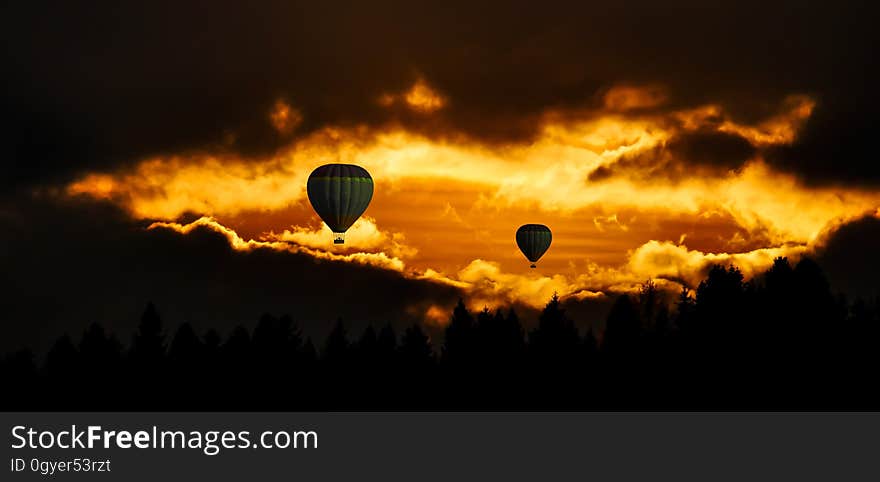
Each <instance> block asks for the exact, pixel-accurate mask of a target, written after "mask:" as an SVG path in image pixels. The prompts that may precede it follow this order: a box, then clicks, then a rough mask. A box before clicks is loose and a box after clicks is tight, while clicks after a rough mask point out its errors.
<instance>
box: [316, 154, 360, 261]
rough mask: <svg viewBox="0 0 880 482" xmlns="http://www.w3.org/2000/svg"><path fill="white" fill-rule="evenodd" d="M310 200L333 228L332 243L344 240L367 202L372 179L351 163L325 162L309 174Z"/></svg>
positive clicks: (331, 228)
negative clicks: (347, 231) (346, 232)
mask: <svg viewBox="0 0 880 482" xmlns="http://www.w3.org/2000/svg"><path fill="white" fill-rule="evenodd" d="M306 191H308V194H309V202H311V203H312V208H314V210H315V212H316V213H318V216H320V217H321V219H322V220H323V221H324V222H325V223H327V226H329V227H330V230H331V231H333V244H344V243H345V231H346V230H348V228H350V227H351V225H352V224H354V222H355V221H357V219H358V218H359V217H361V214H363V213H364V211H366V210H367V206H369V205H370V200H371V199H373V178H372V177H370V173H369V172H367V170H366V169H364V168H362V167H360V166H355V165H353V164H326V165H323V166H321V167H319V168H317V169H315V170H314V171H312V173H311V174H310V175H309V182H308V184H307V186H306Z"/></svg>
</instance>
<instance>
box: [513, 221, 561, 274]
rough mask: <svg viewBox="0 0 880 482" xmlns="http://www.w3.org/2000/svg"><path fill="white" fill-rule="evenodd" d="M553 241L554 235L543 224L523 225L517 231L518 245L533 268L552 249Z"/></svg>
mask: <svg viewBox="0 0 880 482" xmlns="http://www.w3.org/2000/svg"><path fill="white" fill-rule="evenodd" d="M551 241H553V234H552V233H551V232H550V228H548V227H547V226H544V225H543V224H523V225H522V226H520V227H519V229H517V230H516V245H517V246H519V250H520V251H522V253H523V254H524V255H526V258H528V259H529V261H531V262H532V268H534V267H535V263H536V262H537V261H538V260H539V259H541V256H543V255H544V253H546V252H547V249H549V248H550V242H551Z"/></svg>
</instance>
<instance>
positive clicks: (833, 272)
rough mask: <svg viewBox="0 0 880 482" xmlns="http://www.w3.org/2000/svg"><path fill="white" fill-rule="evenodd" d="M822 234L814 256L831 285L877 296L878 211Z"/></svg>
mask: <svg viewBox="0 0 880 482" xmlns="http://www.w3.org/2000/svg"><path fill="white" fill-rule="evenodd" d="M824 238H825V239H824V240H823V245H822V246H821V247H820V248H819V249H818V252H817V257H816V260H817V261H818V262H819V264H820V265H821V266H822V267H823V269H824V270H825V272H826V274H827V276H828V279H829V281H830V282H831V286H832V287H833V288H834V289H835V290H838V291H841V292H843V293H846V294H847V295H849V296H851V297H855V296H861V297H863V298H865V299H871V298H872V297H877V296H880V279H878V273H880V251H878V246H880V213H873V214H868V215H865V216H863V217H860V218H858V219H854V220H852V221H850V222H847V223H844V224H841V225H839V226H837V227H835V228H834V229H832V230H830V231H829V232H828V233H826V235H825V237H824Z"/></svg>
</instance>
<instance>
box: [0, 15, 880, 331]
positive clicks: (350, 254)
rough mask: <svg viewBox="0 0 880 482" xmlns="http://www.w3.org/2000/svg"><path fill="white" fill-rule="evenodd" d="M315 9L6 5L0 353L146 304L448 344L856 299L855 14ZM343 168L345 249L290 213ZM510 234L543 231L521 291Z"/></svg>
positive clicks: (121, 320)
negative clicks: (776, 293)
mask: <svg viewBox="0 0 880 482" xmlns="http://www.w3.org/2000/svg"><path fill="white" fill-rule="evenodd" d="M317 3H319V2H289V1H285V2H275V1H265V2H257V3H254V4H247V5H245V4H242V3H241V2H225V1H219V2H211V3H204V4H203V3H198V2H192V3H186V4H183V5H182V4H180V2H162V1H159V2H151V3H150V4H148V5H134V4H131V5H119V4H117V3H116V2H100V1H99V2H91V3H90V4H89V5H77V6H74V5H72V4H68V3H63V2H28V3H27V4H25V3H23V2H18V4H12V2H10V3H9V4H6V5H4V6H3V7H0V8H2V10H3V11H2V15H0V17H2V18H3V20H2V22H3V24H4V25H3V29H2V31H3V32H2V34H0V35H3V37H4V44H5V45H6V46H7V49H6V50H5V51H4V53H3V56H4V59H3V60H4V62H3V65H4V69H5V73H4V78H5V83H6V86H7V88H6V89H5V90H4V94H3V97H2V104H3V110H4V113H5V115H4V116H3V121H2V122H3V129H2V134H0V135H2V137H3V144H4V146H6V147H5V152H4V156H3V157H2V161H0V162H2V176H0V189H2V191H0V192H2V194H0V259H2V262H3V264H4V265H5V266H6V269H5V270H4V272H5V275H4V276H2V277H0V280H2V288H3V289H2V292H3V297H2V298H0V309H2V311H0V313H3V317H4V318H5V320H3V321H2V322H3V323H4V326H5V327H7V328H8V329H9V332H8V336H7V337H5V338H6V341H5V342H4V347H5V348H8V347H10V346H13V345H15V344H17V343H44V342H45V341H44V340H45V338H46V335H44V334H43V333H45V332H49V331H53V332H54V331H59V330H69V331H72V332H74V333H75V332H77V331H78V330H80V329H81V328H82V327H83V326H84V325H85V323H87V322H90V321H100V322H102V323H105V324H108V325H110V326H111V327H115V328H118V329H119V330H120V331H123V332H124V331H125V330H126V329H129V330H130V328H131V326H132V324H133V323H134V322H135V321H136V319H137V316H138V313H139V312H140V311H141V310H142V309H143V306H144V304H145V303H146V302H147V301H148V300H153V301H155V302H156V303H157V305H158V306H159V309H160V312H163V313H164V314H166V315H167V317H168V318H169V319H170V321H171V322H181V321H190V322H193V323H194V324H196V325H197V326H199V327H201V328H205V327H212V326H219V327H221V328H224V329H227V328H228V327H229V326H232V324H234V323H252V321H253V320H256V318H257V317H258V316H259V314H260V313H262V312H264V311H269V312H277V313H281V312H287V313H291V314H293V315H294V317H295V318H298V319H300V321H301V322H302V323H304V324H305V325H306V326H308V327H311V328H312V329H313V330H314V332H315V333H316V334H320V333H323V332H325V331H326V328H327V327H328V326H329V325H330V324H331V323H332V320H334V319H335V318H336V317H337V316H342V317H343V318H345V319H346V320H347V321H351V322H352V323H354V324H355V325H357V324H358V323H360V324H361V325H363V324H366V323H380V322H385V321H393V322H399V323H411V322H420V323H424V324H426V325H427V326H429V327H432V328H434V329H435V330H437V331H438V332H439V330H442V327H443V325H444V324H445V323H446V322H447V321H448V317H449V310H450V308H451V306H452V305H453V304H454V303H455V302H456V301H457V299H458V298H459V297H463V298H464V299H465V300H466V302H467V304H468V305H469V306H471V307H472V308H474V309H480V308H482V307H483V306H487V307H490V308H495V307H502V306H516V307H518V308H519V309H521V310H524V311H525V312H529V310H537V309H540V307H541V306H543V304H544V303H546V301H547V300H548V299H549V298H550V297H551V296H552V294H553V293H558V294H559V296H560V297H561V298H562V299H563V300H564V301H565V302H566V303H567V306H568V308H569V309H570V310H571V312H572V313H574V314H576V315H578V316H579V317H581V318H582V319H583V320H585V321H583V322H584V323H590V322H593V321H595V320H598V319H600V318H601V314H602V313H603V309H604V307H607V305H608V304H609V301H610V300H612V299H613V298H614V297H615V296H617V295H619V294H621V293H632V292H635V291H637V290H638V288H639V286H640V285H641V284H642V283H644V282H645V281H646V280H649V279H651V280H654V281H655V282H656V283H657V284H658V286H661V287H662V288H664V289H667V290H669V291H670V292H678V291H679V290H681V289H682V288H685V289H691V290H692V289H693V288H695V287H696V285H697V284H698V283H699V281H700V279H701V277H702V276H703V275H704V274H705V272H706V270H707V268H708V266H710V265H711V264H713V263H721V264H735V265H736V266H738V267H740V268H741V269H742V271H743V272H744V274H745V275H746V276H747V277H749V278H751V277H752V276H756V275H758V274H760V272H761V271H762V270H763V269H765V268H767V267H768V266H769V265H770V264H771V263H772V260H773V259H774V258H775V257H777V256H787V257H789V259H792V260H796V259H798V258H799V257H801V256H811V257H814V258H817V259H819V260H820V262H821V261H823V260H827V262H824V263H823V266H824V267H825V268H826V270H827V271H828V275H829V278H830V280H831V281H832V284H833V285H834V286H835V287H836V288H837V289H840V290H846V291H847V292H848V293H852V294H857V295H862V296H871V295H876V294H877V286H878V283H876V282H874V281H873V279H872V276H871V273H872V272H876V268H877V267H878V256H877V253H876V246H877V242H878V241H880V229H878V227H877V225H878V224H880V221H878V219H880V164H878V163H877V162H876V154H875V151H876V147H875V144H876V143H875V135H874V130H875V122H874V118H875V116H876V114H875V113H876V112H877V108H878V107H880V98H878V94H877V89H876V85H878V84H877V80H878V75H877V67H876V62H874V61H873V54H874V52H873V50H874V49H873V47H874V45H875V44H876V40H877V39H876V37H877V34H876V33H875V31H876V28H875V25H874V23H875V22H874V21H873V18H875V17H876V16H874V15H873V12H872V11H869V7H867V6H865V5H863V4H862V3H863V2H845V1H844V2H835V3H834V4H833V5H830V4H829V5H822V6H811V5H806V4H804V2H773V3H772V4H768V3H767V2H729V3H727V4H724V5H705V4H701V3H697V2H664V3H662V4H657V3H656V2H633V1H623V2H614V4H613V5H610V4H608V5H603V4H585V3H584V2H554V1H550V2H541V3H539V4H536V3H534V2H517V1H514V2H511V1H506V2H455V1H453V2H443V3H442V4H434V5H414V4H412V3H411V2H335V3H333V4H325V5H318V4H317ZM321 3H323V2H321ZM338 162H341V163H353V164H358V165H360V166H363V167H364V168H366V169H367V170H368V171H369V172H370V173H371V175H372V177H373V179H374V181H375V194H374V197H373V201H372V203H371V205H370V207H369V208H368V209H367V211H366V212H365V214H364V216H363V217H362V219H361V220H359V221H358V222H357V223H356V224H355V225H354V226H353V227H352V228H351V230H350V231H349V233H348V234H347V236H346V244H345V245H344V246H334V245H333V244H332V237H331V234H330V232H329V229H328V228H327V227H326V226H325V225H323V224H322V223H321V221H320V219H319V218H318V217H317V216H316V215H315V214H314V212H313V211H312V209H311V207H310V205H309V203H308V200H307V197H306V194H305V184H306V179H307V178H308V175H309V173H310V172H311V171H312V170H313V169H314V168H316V167H318V166H320V165H322V164H327V163H338ZM526 223H541V224H546V225H547V226H549V227H550V228H551V230H552V231H553V244H552V246H551V248H550V250H549V251H548V252H547V254H545V255H544V257H543V258H542V259H541V260H540V262H539V263H538V268H537V269H529V263H528V262H527V261H526V260H525V258H524V257H523V256H522V254H521V253H519V251H518V249H517V247H516V244H515V242H514V233H515V231H516V228H517V227H518V226H520V225H521V224H526Z"/></svg>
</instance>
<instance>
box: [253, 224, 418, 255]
mask: <svg viewBox="0 0 880 482" xmlns="http://www.w3.org/2000/svg"><path fill="white" fill-rule="evenodd" d="M331 239H333V232H332V231H331V230H330V228H329V227H328V226H327V225H326V224H324V223H321V227H320V228H318V229H317V230H315V229H311V228H308V227H302V226H293V227H292V228H291V229H289V230H288V229H285V230H284V231H283V232H281V233H278V234H276V233H274V232H269V233H266V234H264V235H263V240H265V241H284V242H289V243H295V244H297V245H300V246H305V247H309V248H313V249H319V250H325V251H331V252H336V251H349V250H351V249H356V250H360V251H369V252H376V251H381V250H388V251H389V253H390V254H391V256H394V257H395V258H412V257H413V256H416V254H417V253H418V250H417V249H416V248H414V247H411V246H407V245H406V235H404V234H403V233H386V232H383V231H381V230H379V227H378V226H377V225H376V220H375V219H372V218H369V217H362V218H360V219H358V220H357V221H355V223H354V224H353V225H352V226H351V227H350V228H349V229H348V231H346V232H345V244H344V245H335V244H329V243H330V240H331Z"/></svg>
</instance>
